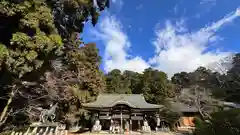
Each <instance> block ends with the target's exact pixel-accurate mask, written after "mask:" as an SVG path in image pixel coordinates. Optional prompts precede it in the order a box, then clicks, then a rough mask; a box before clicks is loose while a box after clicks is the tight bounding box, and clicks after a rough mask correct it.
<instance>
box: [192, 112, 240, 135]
mask: <svg viewBox="0 0 240 135" xmlns="http://www.w3.org/2000/svg"><path fill="white" fill-rule="evenodd" d="M211 116H212V119H211V120H209V121H202V120H201V119H199V118H197V119H195V123H196V130H195V134H196V135H238V134H239V133H240V109H231V110H227V111H220V112H216V113H213V114H212V115H211Z"/></svg>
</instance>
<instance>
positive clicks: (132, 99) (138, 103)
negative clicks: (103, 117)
mask: <svg viewBox="0 0 240 135" xmlns="http://www.w3.org/2000/svg"><path fill="white" fill-rule="evenodd" d="M117 104H125V105H128V106H129V107H131V108H143V109H158V108H162V107H163V105H156V104H150V103H147V102H146V101H145V99H144V97H143V95H142V94H100V95H99V96H98V97H97V100H96V101H94V102H92V103H86V104H83V106H84V107H92V108H94V107H114V106H115V105H117Z"/></svg>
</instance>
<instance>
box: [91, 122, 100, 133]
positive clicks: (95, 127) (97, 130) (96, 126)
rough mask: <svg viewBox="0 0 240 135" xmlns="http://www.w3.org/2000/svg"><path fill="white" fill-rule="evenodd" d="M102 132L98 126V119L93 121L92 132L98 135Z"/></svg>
mask: <svg viewBox="0 0 240 135" xmlns="http://www.w3.org/2000/svg"><path fill="white" fill-rule="evenodd" d="M101 130H102V125H101V124H100V121H99V119H96V120H95V124H94V125H93V128H92V132H97V133H99V132H100V131H101Z"/></svg>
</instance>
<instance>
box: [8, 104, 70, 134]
mask: <svg viewBox="0 0 240 135" xmlns="http://www.w3.org/2000/svg"><path fill="white" fill-rule="evenodd" d="M57 107H58V104H57V103H56V104H55V105H51V107H50V108H49V109H41V114H40V116H39V122H34V123H32V124H31V125H30V127H29V128H28V130H27V131H26V132H25V133H19V132H14V131H13V132H12V134H11V135H19V134H21V135H22V134H23V135H64V134H66V131H65V129H66V125H64V124H60V123H57V122H55V118H56V114H55V113H56V109H57Z"/></svg>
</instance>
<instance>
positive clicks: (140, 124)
mask: <svg viewBox="0 0 240 135" xmlns="http://www.w3.org/2000/svg"><path fill="white" fill-rule="evenodd" d="M83 107H84V108H85V109H86V110H88V111H90V112H91V113H92V114H93V115H92V117H94V118H96V119H97V120H98V124H99V125H101V130H111V127H112V126H113V125H115V126H117V125H118V126H119V128H120V129H121V130H128V131H129V130H130V131H139V130H143V128H144V126H146V128H150V126H151V129H152V128H155V127H154V126H152V125H151V122H149V121H151V120H152V121H153V122H152V123H156V121H157V118H158V112H159V110H160V109H162V108H164V106H163V105H156V104H150V103H147V102H146V101H145V98H144V96H143V94H100V95H99V96H98V97H97V100H96V101H94V102H91V103H85V104H83ZM153 125H154V124H153ZM155 125H156V124H155ZM151 129H150V130H151ZM148 130H149V129H148ZM152 130H153V129H152Z"/></svg>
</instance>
